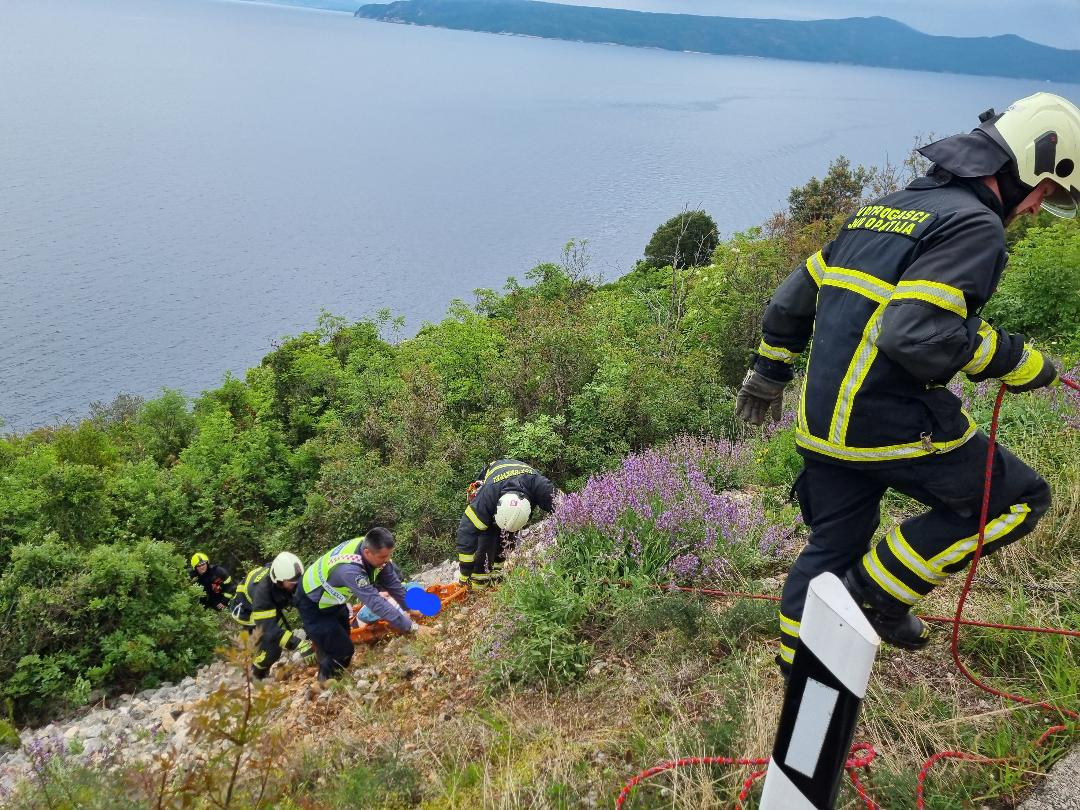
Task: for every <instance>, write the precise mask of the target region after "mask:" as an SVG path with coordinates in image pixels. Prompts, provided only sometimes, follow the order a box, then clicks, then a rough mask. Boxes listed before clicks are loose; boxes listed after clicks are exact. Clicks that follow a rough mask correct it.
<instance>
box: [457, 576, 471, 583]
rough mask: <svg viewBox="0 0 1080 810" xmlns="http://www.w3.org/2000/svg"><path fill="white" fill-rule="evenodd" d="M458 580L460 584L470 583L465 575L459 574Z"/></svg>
mask: <svg viewBox="0 0 1080 810" xmlns="http://www.w3.org/2000/svg"><path fill="white" fill-rule="evenodd" d="M457 578H458V582H462V583H464V582H468V581H469V578H468V577H467V576H465V575H464V574H458V575H457Z"/></svg>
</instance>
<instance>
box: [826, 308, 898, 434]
mask: <svg viewBox="0 0 1080 810" xmlns="http://www.w3.org/2000/svg"><path fill="white" fill-rule="evenodd" d="M884 311H885V304H884V303H882V304H879V305H878V308H877V309H876V310H874V314H873V315H871V316H870V317H869V319H868V320H867V321H866V327H865V328H864V329H863V333H862V337H861V338H859V345H858V346H857V347H856V348H855V353H854V354H853V355H852V357H851V363H849V364H848V369H847V373H845V374H844V379H843V380H842V381H841V383H840V395H839V396H838V397H837V398H836V405H835V406H834V408H833V415H832V424H831V425H830V426H829V440H830V441H832V442H835V443H837V444H843V442H844V439H845V438H846V436H847V429H848V423H849V422H850V421H851V408H852V404H853V403H854V401H855V395H856V394H858V393H859V389H860V388H862V384H863V382H864V381H865V380H866V375H867V374H868V373H869V371H870V367H871V366H872V365H873V364H874V360H875V358H877V354H878V350H877V343H876V341H877V336H878V335H879V334H880V333H881V313H882V312H884Z"/></svg>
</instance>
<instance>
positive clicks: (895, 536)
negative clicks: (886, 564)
mask: <svg viewBox="0 0 1080 810" xmlns="http://www.w3.org/2000/svg"><path fill="white" fill-rule="evenodd" d="M886 541H887V542H888V544H889V550H890V551H892V553H893V555H894V556H895V557H896V559H898V560H899V561H900V562H901V563H902V564H903V566H904V567H905V568H907V569H908V570H909V571H911V573H913V574H915V576H917V577H918V578H919V579H921V580H923V581H925V582H929V583H930V584H931V585H940V584H941V583H942V582H944V581H945V576H946V575H945V574H943V573H941V572H940V571H936V570H934V568H933V567H932V566H931V565H930V563H928V562H927V561H926V560H924V559H923V558H922V557H921V556H919V555H918V554H917V553H916V552H915V549H913V548H912V547H911V546H910V545H909V544H908V541H907V539H906V538H905V537H904V533H903V532H902V531H901V530H900V527H899V526H894V527H893V529H892V531H891V532H889V534H888V537H887V538H886Z"/></svg>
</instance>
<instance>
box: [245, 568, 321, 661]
mask: <svg viewBox="0 0 1080 810" xmlns="http://www.w3.org/2000/svg"><path fill="white" fill-rule="evenodd" d="M303 573H304V564H303V563H302V562H300V558H299V557H297V556H296V555H295V554H292V553H290V552H288V551H283V552H281V553H280V554H278V555H277V556H276V557H274V561H273V562H272V563H270V564H269V565H263V566H260V567H259V568H256V569H254V570H252V571H251V572H250V573H249V574H248V575H247V576H246V577H245V578H244V581H243V583H242V584H241V585H240V587H239V588H237V589H236V596H235V597H234V598H233V601H232V604H231V605H230V606H229V609H230V613H231V614H232V617H233V618H234V619H235V620H236V621H237V622H238V623H239V624H240V625H241V627H243V628H244V629H245V630H246V631H250V632H252V633H254V634H255V635H256V637H257V639H258V645H259V649H258V651H257V652H256V653H255V658H254V660H253V661H252V666H251V673H252V675H254V676H255V678H257V679H259V680H261V679H263V678H265V677H266V675H267V673H268V672H269V671H270V667H272V666H273V665H274V663H275V662H276V661H277V660H278V659H279V658H281V654H282V652H284V651H285V650H296V651H297V652H299V653H300V654H301V655H302V656H304V657H305V659H306V660H307V661H309V662H311V663H314V653H313V651H312V648H311V642H310V641H308V640H307V637H306V635H305V633H304V631H303V629H300V628H298V629H296V630H290V629H289V626H288V624H287V623H286V621H285V615H284V610H285V608H287V607H289V606H290V605H292V602H293V597H294V595H295V592H296V586H297V585H298V584H299V583H300V577H301V576H302V575H303Z"/></svg>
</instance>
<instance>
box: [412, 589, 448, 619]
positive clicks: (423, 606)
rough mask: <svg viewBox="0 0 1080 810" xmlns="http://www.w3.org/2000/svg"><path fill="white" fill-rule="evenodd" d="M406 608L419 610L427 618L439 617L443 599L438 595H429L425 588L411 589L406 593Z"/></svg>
mask: <svg viewBox="0 0 1080 810" xmlns="http://www.w3.org/2000/svg"><path fill="white" fill-rule="evenodd" d="M405 607H407V608H408V609H409V610H417V611H419V612H420V613H422V614H423V615H425V616H437V615H438V614H439V611H440V610H442V599H440V598H439V597H438V594H434V593H428V592H427V591H425V590H424V589H423V588H410V589H408V590H407V591H405Z"/></svg>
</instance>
